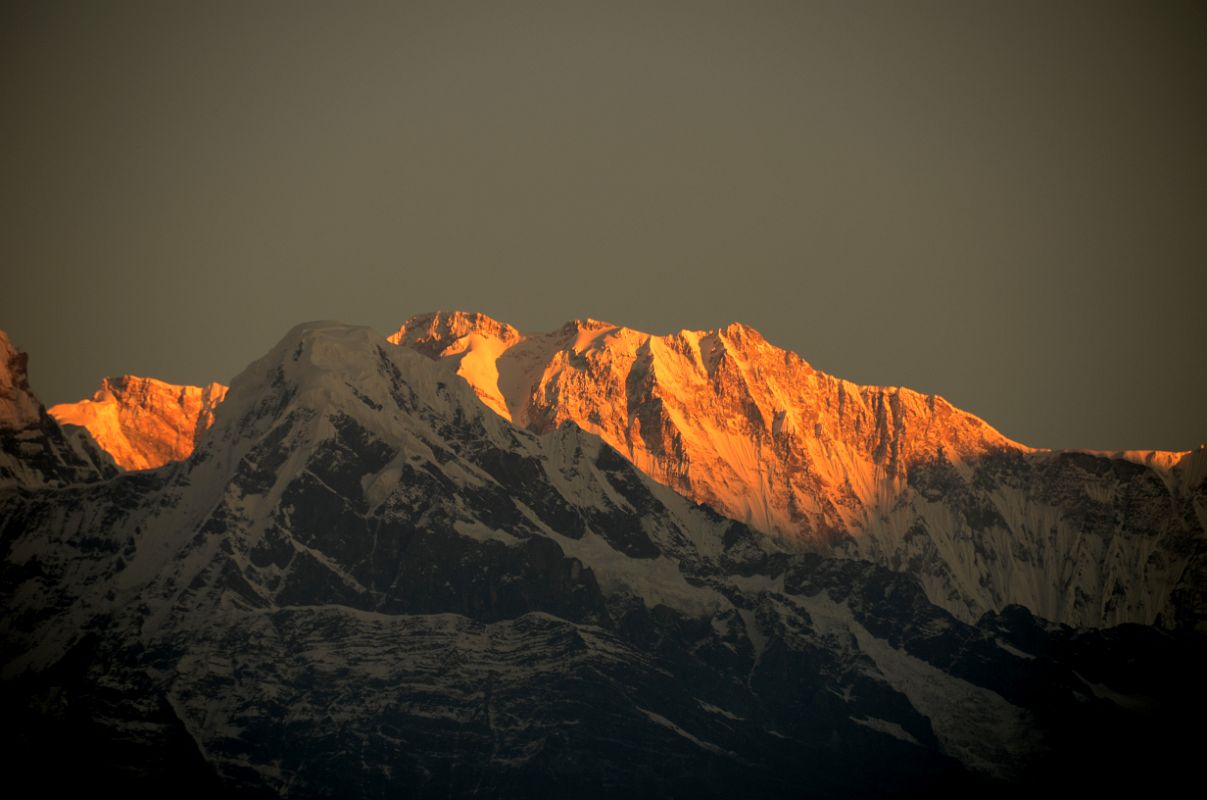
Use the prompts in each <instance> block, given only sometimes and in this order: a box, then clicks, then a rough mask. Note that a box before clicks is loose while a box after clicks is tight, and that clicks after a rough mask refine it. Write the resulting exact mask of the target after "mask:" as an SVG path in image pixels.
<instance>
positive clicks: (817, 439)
mask: <svg viewBox="0 0 1207 800" xmlns="http://www.w3.org/2000/svg"><path fill="white" fill-rule="evenodd" d="M389 341H390V342H391V343H393V344H396V345H402V346H407V347H411V348H412V349H415V350H418V351H419V352H421V353H424V354H425V355H427V356H428V357H430V358H433V359H438V360H448V361H450V362H452V363H455V364H456V369H455V372H456V374H457V375H459V376H461V377H462V378H464V379H465V380H466V381H467V382H468V383H469V384H470V385H471V386H472V387H473V388H474V391H475V392H476V393H477V394H478V396H479V397H481V398H482V400H483V402H484V403H485V404H486V405H487V406H489V407H490V408H491V409H492V410H494V411H495V412H497V413H498V414H500V415H501V416H503V417H505V418H506V419H509V420H511V421H512V422H513V423H515V424H516V425H519V426H521V427H524V428H527V429H529V430H532V431H534V432H536V433H543V432H546V431H549V430H552V429H554V428H556V427H557V426H558V425H560V424H561V423H562V422H564V421H567V420H568V421H571V422H574V423H575V424H577V425H578V426H579V427H581V428H583V429H584V430H586V431H588V432H590V433H594V434H596V435H598V436H599V437H600V438H602V439H603V440H604V441H606V442H607V443H608V444H610V445H611V446H612V447H614V448H616V449H617V450H619V451H620V452H621V453H622V454H624V455H625V456H626V457H627V458H628V459H629V460H630V461H632V462H633V463H634V464H635V465H636V466H637V467H638V468H639V469H641V470H642V471H643V472H645V473H646V474H648V475H650V476H651V477H653V478H654V479H655V480H657V481H659V482H660V483H663V484H665V485H667V486H670V487H671V488H673V489H675V490H676V491H678V492H680V493H682V494H685V495H687V496H689V497H691V498H693V499H694V500H696V501H698V502H704V503H708V504H709V505H711V506H713V507H714V508H716V509H717V510H718V511H720V512H721V513H723V514H725V515H726V516H729V517H732V518H734V519H739V520H743V521H745V522H747V523H748V524H751V525H753V526H754V527H756V528H759V529H761V530H763V531H766V532H768V533H773V534H779V535H782V536H785V537H787V538H798V537H800V536H801V535H802V533H803V532H804V531H808V532H809V533H808V534H806V536H807V537H808V538H821V539H824V538H827V534H828V532H829V531H841V530H850V529H852V528H862V527H864V523H865V522H866V520H864V519H862V518H861V517H862V516H863V514H864V513H865V509H866V508H868V507H871V506H874V505H878V504H877V502H876V501H877V499H878V495H879V494H881V493H883V492H884V491H885V489H886V486H885V482H886V481H889V482H892V481H893V479H894V478H895V477H896V478H903V477H904V474H905V472H906V467H907V465H908V464H909V463H911V462H913V461H915V460H916V459H918V458H930V457H933V456H934V455H935V454H938V453H942V454H944V455H945V457H946V458H948V459H951V460H953V461H956V462H959V461H960V460H961V459H971V458H974V457H978V456H980V455H982V454H984V453H987V452H990V451H995V450H1012V451H1018V452H1029V451H1030V450H1031V448H1028V447H1026V446H1024V445H1021V444H1018V443H1017V442H1013V441H1011V440H1009V439H1007V438H1006V437H1005V436H1003V435H1001V434H1000V433H998V432H997V431H996V430H994V429H993V428H992V427H990V426H989V425H988V424H987V423H985V422H983V421H982V420H980V419H978V418H977V417H975V416H973V415H972V414H968V413H966V412H963V411H960V410H959V409H957V408H955V407H953V406H952V405H951V404H950V403H948V402H947V401H946V400H944V399H943V398H941V397H938V396H935V395H924V394H920V393H918V392H915V391H911V390H910V389H904V388H896V387H892V388H884V387H878V386H859V385H856V384H854V383H850V382H849V381H844V380H842V379H839V378H835V377H832V376H830V375H827V374H825V373H822V372H819V371H817V370H815V369H813V368H812V367H811V366H809V365H808V364H807V363H806V362H805V361H804V360H803V359H801V358H800V357H799V356H797V355H796V354H795V353H792V352H790V351H787V350H783V349H781V348H778V347H775V346H774V345H772V344H770V343H768V342H767V341H766V340H765V339H763V337H762V336H761V335H760V334H759V333H758V332H757V331H755V330H754V329H752V328H750V327H748V326H746V325H743V324H741V323H733V324H731V325H728V326H726V327H724V328H720V329H717V330H712V331H688V330H684V331H679V332H678V333H673V334H670V335H667V336H654V335H651V334H648V333H642V332H641V331H636V330H632V329H630V328H624V327H620V326H617V325H612V324H610V323H606V322H599V321H597V320H592V319H587V320H575V321H573V322H569V323H567V324H566V325H565V326H563V327H562V328H561V329H559V330H557V331H554V332H552V333H546V334H536V335H530V336H525V335H521V334H520V333H519V332H518V331H517V330H516V329H515V328H513V327H511V326H510V325H507V324H505V323H500V322H497V321H495V320H493V319H491V318H489V317H487V316H485V315H482V314H467V313H463V312H448V313H443V312H437V313H434V314H425V315H421V316H418V317H413V318H412V319H410V320H408V321H407V322H406V324H404V325H403V326H402V327H401V328H400V329H399V331H398V332H397V333H395V334H393V335H392V336H390V337H389Z"/></svg>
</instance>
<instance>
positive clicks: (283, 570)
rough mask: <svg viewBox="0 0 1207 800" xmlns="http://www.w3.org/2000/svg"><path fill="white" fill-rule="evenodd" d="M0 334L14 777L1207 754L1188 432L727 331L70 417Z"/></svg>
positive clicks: (1199, 499)
mask: <svg viewBox="0 0 1207 800" xmlns="http://www.w3.org/2000/svg"><path fill="white" fill-rule="evenodd" d="M0 348H2V352H0V363H2V364H3V365H4V368H3V369H0V443H2V444H3V455H2V459H3V460H0V556H2V557H3V567H2V571H0V598H2V599H3V610H2V612H0V632H2V636H3V643H2V645H0V681H2V682H0V691H2V693H3V707H4V709H5V712H6V719H8V720H11V722H10V723H9V725H8V726H7V730H8V733H7V734H6V738H7V739H8V741H6V742H5V750H6V752H8V753H10V757H11V758H12V764H13V766H14V769H15V770H16V771H17V772H23V773H26V774H29V775H38V776H41V777H42V779H43V780H44V781H46V780H48V781H50V782H51V783H52V784H53V783H54V782H55V781H62V782H66V781H68V780H69V779H70V778H72V777H73V775H67V774H63V773H56V772H55V770H54V769H53V764H54V763H55V762H56V760H58V759H61V758H62V753H63V752H70V753H73V754H79V755H78V756H76V755H73V756H72V757H73V758H77V759H78V761H79V763H80V765H81V770H82V772H83V774H86V775H88V777H89V780H90V782H92V783H93V784H94V785H97V786H106V787H110V788H114V789H120V790H122V791H125V792H127V793H133V794H147V795H149V794H151V793H159V792H162V791H175V792H177V793H180V792H182V791H184V792H190V791H196V792H197V793H199V794H208V795H210V796H212V795H213V794H215V793H222V794H230V795H240V796H244V795H245V796H249V797H250V796H285V797H312V796H360V797H378V796H382V797H384V796H387V795H393V796H396V795H400V794H401V795H404V796H417V797H449V796H468V795H473V796H485V797H514V796H520V795H523V796H533V795H535V796H557V797H560V796H569V795H573V796H600V797H604V796H615V795H616V794H619V793H621V792H626V793H630V794H636V795H638V796H653V795H668V796H687V795H693V796H707V797H711V796H718V797H719V796H735V795H737V796H746V797H799V796H817V797H844V796H853V795H886V794H899V795H912V794H919V793H925V794H928V795H931V796H934V795H936V794H939V795H941V794H946V793H952V794H954V793H957V792H959V793H966V792H969V791H974V792H981V793H994V792H1002V793H1003V794H1005V793H1014V792H1016V791H1018V790H1020V789H1023V788H1029V787H1036V788H1048V789H1051V788H1053V787H1056V786H1060V787H1067V788H1069V789H1070V790H1073V789H1081V790H1084V789H1086V788H1087V787H1090V786H1097V785H1101V786H1110V787H1113V788H1116V789H1118V788H1120V787H1126V786H1135V787H1137V788H1147V789H1152V787H1154V786H1160V785H1163V783H1164V782H1166V781H1169V782H1172V781H1174V780H1176V779H1177V778H1179V777H1181V776H1182V775H1183V774H1186V773H1187V772H1188V771H1189V770H1190V768H1191V765H1192V763H1193V757H1192V755H1191V751H1192V747H1191V745H1192V742H1190V741H1188V740H1186V739H1185V738H1183V737H1182V736H1181V735H1180V733H1179V731H1180V728H1179V726H1180V725H1184V724H1186V723H1187V722H1188V721H1190V720H1194V719H1195V716H1196V715H1200V714H1201V713H1202V711H1203V710H1205V709H1207V705H1205V703H1204V693H1203V689H1202V688H1201V687H1200V684H1201V680H1200V678H1199V676H1200V675H1201V670H1202V667H1203V666H1204V665H1205V664H1207V659H1205V658H1204V646H1203V629H1204V615H1205V614H1207V600H1205V599H1204V589H1205V588H1207V580H1205V571H1207V536H1205V534H1204V524H1205V521H1207V450H1204V449H1203V448H1199V449H1198V450H1194V451H1188V452H1185V453H1167V452H1155V451H1149V452H1122V453H1092V452H1084V451H1057V452H1054V451H1047V450H1038V449H1035V448H1031V447H1027V446H1025V445H1022V444H1019V443H1016V442H1013V441H1011V440H1009V439H1007V438H1006V437H1004V436H1002V435H1001V434H1000V433H998V432H997V431H995V430H994V429H993V428H992V427H990V426H989V425H988V424H986V423H985V422H983V421H981V420H979V419H978V418H976V417H975V416H973V415H971V414H968V413H966V412H963V411H960V410H958V409H956V408H954V407H952V406H951V405H950V404H949V403H947V402H946V401H945V400H943V399H942V398H939V397H936V396H932V395H922V394H918V393H916V392H913V391H910V390H908V389H901V388H879V387H867V386H858V385H855V384H852V383H849V382H846V381H843V380H840V379H838V378H834V377H831V376H829V375H826V374H824V373H821V372H819V371H817V370H814V369H813V368H811V367H810V366H809V365H808V364H807V363H805V362H804V361H803V360H801V359H800V358H799V357H798V356H796V355H795V354H793V353H790V352H788V351H785V350H782V349H780V348H777V347H775V346H774V345H772V344H770V343H768V342H766V341H765V340H764V339H763V338H762V337H761V336H760V335H759V334H758V333H757V332H756V331H754V330H753V329H751V328H749V327H746V326H743V325H739V324H734V325H730V326H728V327H725V328H721V329H718V330H714V331H707V332H695V331H681V332H679V333H677V334H672V335H668V336H652V335H650V334H645V333H641V332H638V331H633V330H630V329H627V328H623V327H618V326H615V325H610V324H606V323H601V322H596V321H593V320H580V321H575V322H571V323H568V324H567V325H565V326H564V327H562V328H560V329H558V330H557V331H554V332H551V333H546V334H535V335H530V334H523V333H520V332H519V331H518V330H516V329H515V328H513V327H512V326H510V325H507V324H505V323H501V322H498V321H495V320H492V319H490V318H489V317H486V316H484V315H481V314H466V313H460V312H452V313H436V314H426V315H422V316H418V317H414V318H412V319H410V320H408V321H407V322H406V323H405V324H404V325H402V326H401V327H400V328H399V330H398V331H397V332H396V333H394V334H393V335H391V336H389V337H383V336H381V335H379V334H377V333H375V332H374V331H372V330H370V329H366V328H359V327H355V326H347V325H342V324H339V323H309V324H306V325H302V326H298V327H297V328H295V329H293V330H292V331H290V332H289V333H288V334H287V335H286V336H285V338H284V339H282V341H281V342H280V343H279V344H278V345H277V346H276V347H274V348H273V350H272V351H270V352H269V353H268V354H267V355H265V356H264V357H263V358H261V359H259V360H258V361H256V362H254V363H253V364H251V365H250V366H249V367H248V368H247V369H246V370H244V371H243V372H242V373H241V374H240V375H239V376H238V377H236V378H235V379H234V380H233V381H232V382H231V385H230V388H229V390H227V389H226V388H225V387H223V386H221V385H218V384H211V385H210V386H208V387H205V388H201V387H175V386H172V385H169V384H164V383H162V382H159V381H154V380H151V379H142V378H133V377H129V376H127V377H123V378H114V379H109V380H106V382H105V383H104V384H102V387H101V390H100V391H99V392H98V393H97V394H96V395H95V396H94V397H93V398H92V399H91V400H86V401H81V402H80V403H76V404H65V405H60V406H55V407H53V408H52V409H50V411H49V412H47V411H46V410H45V409H44V408H43V407H42V406H41V404H40V403H39V402H38V401H37V399H36V397H35V396H34V395H33V393H32V391H31V389H30V387H29V381H28V378H27V375H26V360H25V357H24V355H23V354H20V353H19V352H17V351H16V350H15V348H13V347H12V345H11V343H9V341H8V339H7V337H5V338H2V339H0ZM65 748H70V749H69V750H65ZM1144 759H1153V760H1159V761H1160V764H1161V766H1160V767H1159V768H1158V767H1156V766H1154V767H1153V768H1152V769H1148V768H1145V769H1140V768H1139V767H1138V764H1141V763H1143V760H1144ZM1087 761H1092V762H1093V763H1094V764H1095V765H1096V766H1095V768H1094V770H1093V772H1092V774H1089V773H1087V772H1086V769H1085V766H1084V765H1085V764H1086V763H1087Z"/></svg>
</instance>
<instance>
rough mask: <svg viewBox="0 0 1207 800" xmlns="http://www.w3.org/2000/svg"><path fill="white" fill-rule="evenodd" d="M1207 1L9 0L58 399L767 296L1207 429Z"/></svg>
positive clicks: (2, 138) (888, 374)
mask: <svg viewBox="0 0 1207 800" xmlns="http://www.w3.org/2000/svg"><path fill="white" fill-rule="evenodd" d="M1205 42H1207V4H1204V3H1190V4H1178V3H1154V2H1141V1H1140V0H1136V2H1130V3H1124V4H1118V5H1116V4H1110V3H1105V2H1085V3H1075V2H1060V3H1051V2H1021V3H1020V2H1000V3H979V2H966V1H965V0H961V1H959V2H948V3H922V2H887V3H860V2H843V3H835V4H828V3H806V2H787V3H759V2H741V3H723V4H717V5H708V4H704V3H700V2H691V3H683V4H678V3H658V2H651V1H650V0H645V1H644V2H637V3H631V4H630V3H614V2H609V3H591V4H587V3H582V4H579V3H565V2H559V3H549V4H539V5H537V4H526V3H516V2H507V3H475V4H464V5H462V4H449V3H439V4H430V5H429V4H404V3H385V4H381V5H377V4H368V3H356V2H348V3H318V4H303V3H296V2H291V3H285V4H280V5H277V4H273V3H268V2H251V3H248V2H238V3H229V4H228V3H203V2H197V3H190V4H184V3H171V2H158V1H157V2H149V3H145V4H142V3H139V4H131V3H104V2H94V1H90V2H83V3H79V4H61V3H52V2H44V1H42V0H39V2H33V3H28V4H26V3H14V2H5V3H4V4H3V10H0V101H2V103H3V106H2V111H0V113H2V114H3V117H2V120H0V121H2V124H0V264H3V276H2V277H3V280H2V282H0V328H4V329H7V330H8V331H9V332H10V334H11V335H12V337H13V339H14V340H15V341H16V343H17V344H18V345H19V346H21V347H23V348H24V349H26V350H28V351H29V352H30V354H31V379H32V382H33V385H34V389H35V390H36V391H37V392H38V393H39V394H40V395H41V397H42V399H43V400H44V401H45V402H47V403H48V404H49V403H53V402H59V401H64V400H72V399H78V398H80V397H83V396H85V395H88V394H90V393H91V392H92V391H93V390H94V389H95V387H96V385H97V384H98V383H99V381H100V379H101V377H102V376H103V375H106V374H118V373H124V372H130V373H135V374H141V375H152V376H156V377H161V378H164V379H166V380H171V381H175V382H191V383H202V382H206V381H209V380H221V381H227V380H229V379H230V378H231V377H232V376H233V375H235V374H236V373H238V372H239V371H240V370H241V369H242V368H243V367H244V366H245V365H246V364H247V363H248V362H249V361H251V360H252V359H253V358H256V357H258V356H259V355H262V354H263V353H264V352H265V351H266V350H267V349H268V348H269V347H270V346H271V345H272V344H273V343H274V342H275V341H276V340H277V339H279V338H280V337H281V336H282V335H283V334H284V333H285V331H286V330H287V329H288V328H290V327H291V326H292V325H294V324H295V323H297V322H301V321H303V320H308V319H316V318H330V319H339V320H344V321H347V322H357V323H365V324H369V325H372V326H374V327H376V328H378V329H379V330H381V331H382V332H383V333H385V332H388V331H390V330H392V329H394V328H396V327H397V325H398V324H399V323H401V322H402V320H403V319H405V318H406V317H407V316H409V315H411V314H414V313H419V312H422V311H427V310H432V309H436V308H461V309H466V310H480V311H484V312H486V313H489V314H491V315H493V316H496V317H498V318H501V319H504V320H507V321H510V322H512V323H513V324H515V325H517V326H518V327H520V328H521V329H525V330H546V329H551V328H553V327H556V326H558V325H560V324H561V323H563V322H564V321H566V320H568V319H571V318H574V317H582V316H591V317H595V318H599V319H606V320H610V321H613V322H617V323H623V324H627V325H630V326H633V327H636V328H640V329H643V330H649V331H653V332H656V333H665V332H668V331H672V330H677V329H680V328H684V327H690V328H714V327H717V326H719V325H723V324H726V323H728V322H730V321H733V320H740V321H743V322H746V323H748V324H750V325H752V326H754V327H755V328H758V329H759V330H760V331H762V332H763V334H764V335H765V336H766V337H767V338H768V339H770V340H771V341H772V342H774V343H776V344H779V345H782V346H785V347H788V348H791V349H793V350H795V351H797V352H798V353H800V354H801V356H802V357H804V358H805V359H806V360H808V361H810V362H811V363H812V364H813V365H814V366H816V367H818V368H820V369H823V370H826V371H828V372H831V373H834V374H837V375H840V376H842V377H846V378H849V379H852V380H856V381H859V382H863V383H877V384H903V385H907V386H911V387H913V388H916V389H919V390H921V391H926V392H937V393H939V394H942V395H944V396H945V397H947V398H948V399H949V400H951V401H952V402H953V403H955V404H956V405H958V406H961V407H963V408H966V409H968V410H970V411H972V412H974V413H976V414H978V415H980V416H982V417H984V418H985V419H987V420H988V421H989V422H990V423H992V424H994V425H995V426H997V427H998V428H999V429H1000V430H1002V431H1003V432H1004V433H1005V434H1007V435H1009V436H1012V437H1014V438H1016V439H1019V440H1022V441H1024V442H1027V443H1029V444H1033V445H1037V446H1048V447H1062V446H1070V447H1071V446H1078V447H1094V448H1122V447H1129V448H1148V447H1160V448H1169V449H1186V448H1191V447H1194V446H1197V445H1198V444H1199V443H1200V442H1202V441H1207V402H1205V401H1207V355H1205V354H1207V348H1205V347H1204V342H1205V341H1207V335H1205V334H1204V327H1205V325H1204V323H1205V320H1207V313H1205V308H1207V46H1205V45H1204V43H1205Z"/></svg>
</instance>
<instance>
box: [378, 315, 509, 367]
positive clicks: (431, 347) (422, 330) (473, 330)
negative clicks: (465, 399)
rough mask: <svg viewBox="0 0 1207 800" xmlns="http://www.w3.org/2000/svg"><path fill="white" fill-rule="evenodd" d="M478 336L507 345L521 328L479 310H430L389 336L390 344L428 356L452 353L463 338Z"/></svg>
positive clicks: (409, 320)
mask: <svg viewBox="0 0 1207 800" xmlns="http://www.w3.org/2000/svg"><path fill="white" fill-rule="evenodd" d="M471 336H477V337H480V338H482V339H487V340H497V341H499V342H502V343H505V344H507V345H511V344H515V343H516V342H518V341H519V340H520V339H521V338H522V337H521V335H520V332H519V331H517V330H516V329H515V328H513V327H512V326H511V325H508V324H506V323H503V322H499V321H497V320H494V319H492V318H490V317H488V316H487V315H485V314H481V313H478V312H467V311H433V312H429V313H426V314H418V315H416V316H413V317H411V318H410V319H408V320H407V321H406V322H404V323H403V324H402V326H401V327H400V328H399V329H398V330H397V331H396V332H394V333H393V334H391V335H390V336H389V337H388V341H389V342H390V343H391V344H397V345H406V346H407V347H410V348H411V349H413V350H417V351H419V352H421V353H423V354H424V355H427V356H428V357H430V358H438V357H440V356H442V355H452V354H454V353H456V352H460V351H461V350H464V349H465V347H466V346H467V345H466V344H465V343H464V342H463V340H465V339H466V338H468V337H471Z"/></svg>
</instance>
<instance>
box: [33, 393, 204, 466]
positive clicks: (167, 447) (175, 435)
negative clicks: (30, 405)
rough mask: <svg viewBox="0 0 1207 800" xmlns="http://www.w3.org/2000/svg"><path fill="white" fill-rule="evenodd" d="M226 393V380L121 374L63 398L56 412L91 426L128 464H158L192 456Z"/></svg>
mask: <svg viewBox="0 0 1207 800" xmlns="http://www.w3.org/2000/svg"><path fill="white" fill-rule="evenodd" d="M225 398H226V387H225V386H223V385H222V384H220V383H210V384H208V385H206V386H182V385H177V384H174V383H167V382H166V381H161V380H159V379H158V378H142V377H139V376H137V375H117V376H111V377H107V378H103V379H102V380H101V385H100V388H98V389H97V390H96V392H95V393H93V395H92V397H91V399H87V400H80V401H79V402H76V403H60V404H59V405H56V406H53V407H51V409H50V415H51V416H52V417H54V418H55V419H56V420H57V421H58V422H59V424H61V425H75V426H78V427H80V428H84V429H86V430H87V431H88V433H89V434H90V435H91V436H92V438H93V439H94V440H95V441H96V443H97V444H98V445H100V447H101V449H102V450H104V451H105V452H107V453H108V454H109V456H110V457H111V458H112V459H113V461H114V463H116V464H117V465H118V466H119V467H121V468H122V469H127V470H129V469H153V468H155V467H160V466H163V465H164V464H166V463H168V462H169V461H179V460H181V459H184V458H188V456H189V455H190V454H191V453H192V452H193V445H194V442H195V439H196V437H197V435H198V434H200V433H201V432H203V431H205V430H206V429H208V428H209V427H210V425H212V424H213V421H214V410H215V409H216V408H217V407H218V405H219V404H220V403H221V402H222V401H223V400H224V399H225Z"/></svg>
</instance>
